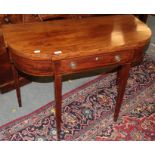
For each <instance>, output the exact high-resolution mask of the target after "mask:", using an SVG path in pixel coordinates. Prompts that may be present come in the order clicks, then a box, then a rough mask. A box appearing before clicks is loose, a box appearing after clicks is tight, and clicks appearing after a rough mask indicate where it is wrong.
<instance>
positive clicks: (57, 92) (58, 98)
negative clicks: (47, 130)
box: [54, 74, 62, 140]
mask: <svg viewBox="0 0 155 155" xmlns="http://www.w3.org/2000/svg"><path fill="white" fill-rule="evenodd" d="M54 79H55V81H54V83H55V86H54V88H55V102H56V105H55V109H56V127H57V139H58V140H60V132H61V104H62V103H61V100H62V96H61V94H62V84H61V75H57V74H55V76H54Z"/></svg>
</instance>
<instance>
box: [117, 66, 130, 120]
mask: <svg viewBox="0 0 155 155" xmlns="http://www.w3.org/2000/svg"><path fill="white" fill-rule="evenodd" d="M130 66H131V65H130V64H125V65H123V66H121V67H120V68H119V71H118V74H117V82H118V95H117V101H116V106H115V113H114V121H115V122H116V121H117V119H118V116H119V111H120V108H121V104H122V101H123V96H124V92H125V88H126V84H127V80H128V76H129V71H130Z"/></svg>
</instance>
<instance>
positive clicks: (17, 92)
mask: <svg viewBox="0 0 155 155" xmlns="http://www.w3.org/2000/svg"><path fill="white" fill-rule="evenodd" d="M11 68H12V73H13V78H14V84H15V88H16V95H17V100H18V105H19V107H22V102H21V93H20V86H19V76H18V71H17V70H16V68H15V66H14V64H13V63H12V64H11Z"/></svg>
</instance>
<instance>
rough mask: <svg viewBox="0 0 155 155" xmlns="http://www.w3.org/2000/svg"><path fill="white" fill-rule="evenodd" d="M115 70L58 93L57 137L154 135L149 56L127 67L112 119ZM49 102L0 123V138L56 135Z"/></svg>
mask: <svg viewBox="0 0 155 155" xmlns="http://www.w3.org/2000/svg"><path fill="white" fill-rule="evenodd" d="M116 97H117V87H116V73H109V74H104V75H100V76H98V77H97V78H96V79H95V80H92V81H89V82H88V83H86V84H84V85H82V86H80V87H78V88H76V89H74V90H72V91H71V92H69V93H67V94H65V95H64V96H63V107H62V112H63V113H62V131H61V140H96V141H103V140H110V141H112V140H155V61H154V60H153V59H152V58H151V57H149V56H145V59H144V62H143V64H141V65H140V66H136V67H133V68H132V69H131V71H130V77H129V79H128V84H127V88H126V91H125V95H124V99H123V104H122V107H121V112H120V115H119V119H118V121H117V122H116V123H114V122H113V114H114V107H115V102H116ZM54 104H55V102H51V103H48V104H47V105H45V106H43V107H41V108H40V109H38V110H36V111H34V112H33V113H31V114H29V115H26V116H24V117H21V118H19V119H17V120H14V121H12V122H10V123H8V124H6V125H4V126H1V127H0V140H9V141H26V140H30V141H38V140H48V141H52V140H56V122H55V110H54Z"/></svg>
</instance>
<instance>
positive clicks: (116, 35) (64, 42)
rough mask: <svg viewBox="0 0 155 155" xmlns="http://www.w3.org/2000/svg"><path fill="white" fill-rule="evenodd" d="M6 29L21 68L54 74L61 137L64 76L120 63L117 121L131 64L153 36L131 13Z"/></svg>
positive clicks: (38, 72) (12, 50) (140, 54)
mask: <svg viewBox="0 0 155 155" xmlns="http://www.w3.org/2000/svg"><path fill="white" fill-rule="evenodd" d="M3 33H4V36H5V40H6V42H7V46H8V48H9V52H10V54H11V56H12V60H13V62H14V65H15V66H16V68H18V70H20V71H22V72H24V73H27V74H30V75H36V76H52V75H54V77H55V100H56V121H57V132H58V134H57V135H58V139H60V131H61V104H62V103H61V102H62V97H61V93H62V90H61V89H62V83H61V78H62V75H63V74H72V73H75V72H83V71H87V70H91V69H96V68H100V67H111V66H114V67H116V66H119V71H118V98H117V102H116V106H115V113H114V121H116V120H117V118H118V115H119V111H120V107H121V103H122V99H123V95H124V91H125V87H126V83H127V79H128V74H129V70H130V67H131V65H132V64H134V63H137V62H139V61H141V60H142V58H143V52H144V49H145V48H146V46H147V45H148V43H149V40H150V37H151V31H150V29H149V28H148V27H147V26H146V25H145V24H144V23H142V22H141V21H140V20H138V19H137V18H136V17H134V16H132V15H118V16H107V17H91V18H85V19H72V20H70V19H68V20H61V21H60V20H58V21H52V22H51V21H50V22H45V23H33V24H24V25H21V24H18V25H13V26H9V25H8V26H4V27H3ZM15 80H16V77H15ZM16 86H17V87H18V83H16ZM17 89H18V88H17ZM17 92H18V90H17ZM17 95H18V94H17ZM18 97H20V96H18Z"/></svg>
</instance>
